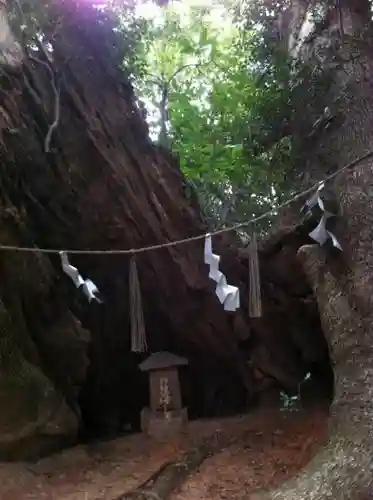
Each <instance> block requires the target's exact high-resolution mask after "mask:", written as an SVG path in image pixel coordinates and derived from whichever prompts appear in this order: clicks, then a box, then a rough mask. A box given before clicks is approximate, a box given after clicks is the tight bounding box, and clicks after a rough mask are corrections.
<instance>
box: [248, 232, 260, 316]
mask: <svg viewBox="0 0 373 500" xmlns="http://www.w3.org/2000/svg"><path fill="white" fill-rule="evenodd" d="M248 250H249V315H250V317H251V318H260V317H261V316H262V301H261V293H260V274H259V259H258V244H257V240H256V234H255V228H253V229H252V232H251V241H250V245H249V248H248Z"/></svg>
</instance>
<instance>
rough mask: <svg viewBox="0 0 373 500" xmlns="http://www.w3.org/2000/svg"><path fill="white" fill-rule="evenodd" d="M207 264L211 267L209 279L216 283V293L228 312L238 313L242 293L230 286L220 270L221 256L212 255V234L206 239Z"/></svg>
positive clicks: (207, 235)
mask: <svg viewBox="0 0 373 500" xmlns="http://www.w3.org/2000/svg"><path fill="white" fill-rule="evenodd" d="M204 257H205V264H208V265H209V266H210V272H209V278H210V279H212V280H214V281H215V282H216V288H215V293H216V295H217V296H218V299H219V300H220V302H221V303H222V304H223V306H224V309H225V310H226V311H236V309H238V308H239V307H240V291H239V289H238V288H237V287H236V286H232V285H228V283H227V279H226V277H225V276H224V274H223V273H222V272H221V271H220V270H219V262H220V256H219V255H216V254H214V253H212V242H211V234H210V233H208V234H206V238H205V255H204Z"/></svg>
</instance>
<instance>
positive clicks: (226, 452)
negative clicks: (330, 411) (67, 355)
mask: <svg viewBox="0 0 373 500" xmlns="http://www.w3.org/2000/svg"><path fill="white" fill-rule="evenodd" d="M326 424H327V410H326V409H325V408H314V409H307V410H302V411H298V412H285V411H282V412H281V411H279V410H276V409H271V410H270V409H267V410H260V411H257V412H255V413H254V412H253V413H250V414H247V415H242V416H238V417H233V418H225V419H217V420H199V421H194V422H190V423H189V425H188V429H187V431H186V433H185V434H184V435H183V436H181V437H180V438H178V439H177V440H175V441H174V442H170V443H156V442H154V441H153V440H151V439H150V438H148V437H146V436H144V435H140V434H138V435H131V436H128V437H121V438H118V439H115V440H112V441H105V442H102V441H101V442H99V443H94V444H93V443H92V444H88V445H80V446H77V447H75V448H72V449H70V450H66V451H64V452H62V453H59V454H57V455H55V456H52V457H48V458H45V459H42V460H40V461H39V462H37V463H35V464H0V498H1V500H26V499H27V500H31V499H33V500H44V499H46V500H57V499H58V500H112V499H113V498H115V497H116V496H118V495H120V494H121V493H124V492H126V491H129V490H131V489H133V488H135V487H137V486H138V485H140V484H141V483H142V482H144V481H145V480H146V479H147V478H148V477H149V476H150V475H151V474H153V473H154V472H156V471H157V469H159V468H160V467H161V466H162V465H163V464H164V463H165V462H167V461H170V460H174V459H176V458H177V457H178V456H179V455H180V453H182V452H184V451H186V450H187V449H189V448H190V447H191V446H192V445H193V444H194V443H198V442H199V441H200V440H202V439H203V438H204V437H207V436H209V435H212V434H213V433H215V432H216V431H217V430H220V431H221V432H222V433H223V434H224V433H228V434H229V435H232V436H237V441H236V444H232V445H230V446H228V447H227V448H225V449H223V450H221V451H220V452H219V453H217V454H215V455H214V456H212V457H210V458H207V459H206V460H205V462H204V463H203V464H202V466H201V467H200V469H199V471H197V472H196V473H195V474H192V475H191V477H189V479H187V481H186V482H185V483H184V485H183V486H182V487H181V489H180V490H179V491H178V492H174V493H173V495H172V496H171V500H194V499H195V500H201V499H203V500H216V499H225V498H226V499H228V498H229V499H231V500H239V499H241V498H244V497H246V496H247V493H248V492H250V491H253V490H256V489H258V488H269V487H273V486H276V485H278V484H281V483H282V482H283V481H284V480H285V479H287V478H289V477H291V476H293V475H294V474H296V473H297V472H298V471H299V469H300V468H302V467H303V466H304V465H305V464H306V463H307V462H308V461H309V460H310V458H311V457H312V456H313V455H314V454H315V453H316V451H317V449H318V447H319V446H320V445H321V444H322V442H323V441H324V440H325V437H326Z"/></svg>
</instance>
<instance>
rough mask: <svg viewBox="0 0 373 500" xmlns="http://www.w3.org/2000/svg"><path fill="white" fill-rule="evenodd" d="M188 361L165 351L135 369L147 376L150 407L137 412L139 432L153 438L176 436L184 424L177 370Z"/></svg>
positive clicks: (185, 415) (184, 411) (185, 416)
mask: <svg viewBox="0 0 373 500" xmlns="http://www.w3.org/2000/svg"><path fill="white" fill-rule="evenodd" d="M187 364H188V360H187V359H186V358H181V357H179V356H176V355H175V354H172V353H170V352H167V351H163V352H157V353H154V354H152V355H151V356H150V357H149V358H148V359H146V360H145V361H144V362H143V363H141V364H140V365H139V368H140V370H141V371H143V372H149V385H150V407H149V408H143V409H142V411H141V429H142V431H143V432H145V433H146V434H149V435H150V436H153V437H156V438H161V439H162V438H169V437H171V436H173V435H176V434H178V433H179V432H180V431H181V430H182V428H183V427H184V424H185V423H186V422H187V420H188V412H187V409H186V408H183V407H182V400H181V391H180V382H179V374H178V367H179V366H183V365H187Z"/></svg>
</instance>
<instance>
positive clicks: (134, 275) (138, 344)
mask: <svg viewBox="0 0 373 500" xmlns="http://www.w3.org/2000/svg"><path fill="white" fill-rule="evenodd" d="M129 292H130V314H131V351H132V352H145V351H146V350H147V348H148V346H147V343H146V332H145V321H144V312H143V309H142V298H141V289H140V282H139V276H138V272H137V265H136V259H135V257H134V256H132V257H131V260H130V269H129Z"/></svg>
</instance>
